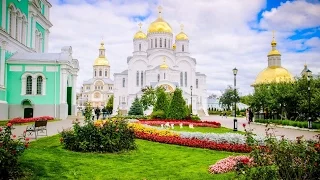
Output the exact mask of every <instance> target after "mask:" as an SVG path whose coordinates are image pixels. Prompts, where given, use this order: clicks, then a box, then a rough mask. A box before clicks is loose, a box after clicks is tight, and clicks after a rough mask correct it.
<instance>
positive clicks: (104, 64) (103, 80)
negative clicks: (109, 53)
mask: <svg viewBox="0 0 320 180" xmlns="http://www.w3.org/2000/svg"><path fill="white" fill-rule="evenodd" d="M112 95H113V81H112V80H111V79H110V64H109V61H108V59H107V58H106V50H105V47H104V43H103V42H102V43H101V46H100V48H99V56H98V57H97V58H96V59H95V61H94V64H93V74H92V78H91V79H88V80H86V81H84V82H83V86H82V87H81V90H80V94H79V99H78V101H79V102H78V105H79V106H80V107H81V108H82V109H83V108H84V106H85V102H89V103H91V105H92V106H93V107H99V108H102V107H104V106H105V105H106V104H107V102H108V100H109V98H111V97H112Z"/></svg>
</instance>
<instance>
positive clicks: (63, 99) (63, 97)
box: [60, 69, 68, 104]
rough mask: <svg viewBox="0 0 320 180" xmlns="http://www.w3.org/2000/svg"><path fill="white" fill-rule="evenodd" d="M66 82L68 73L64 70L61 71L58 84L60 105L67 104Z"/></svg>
mask: <svg viewBox="0 0 320 180" xmlns="http://www.w3.org/2000/svg"><path fill="white" fill-rule="evenodd" d="M67 80H68V72H67V70H66V69H61V83H60V87H61V88H60V89H61V92H60V101H61V104H66V103H67Z"/></svg>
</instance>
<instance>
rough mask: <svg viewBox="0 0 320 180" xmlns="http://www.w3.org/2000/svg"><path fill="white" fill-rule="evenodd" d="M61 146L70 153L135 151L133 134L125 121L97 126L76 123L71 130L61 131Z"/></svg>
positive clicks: (106, 122) (104, 122) (107, 122)
mask: <svg viewBox="0 0 320 180" xmlns="http://www.w3.org/2000/svg"><path fill="white" fill-rule="evenodd" d="M60 134H61V139H60V141H61V144H62V145H63V146H64V147H65V148H66V149H69V150H71V151H80V152H111V153H112V152H119V151H123V150H131V149H135V148H136V145H135V142H134V132H133V129H132V128H130V127H129V126H128V124H127V122H126V121H125V120H114V121H111V120H110V121H103V123H102V124H99V125H97V126H95V125H94V123H86V124H85V125H84V126H80V125H79V122H78V121H77V122H76V123H75V124H74V126H73V130H71V129H69V130H63V131H62V132H61V133H60Z"/></svg>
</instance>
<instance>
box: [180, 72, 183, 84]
mask: <svg viewBox="0 0 320 180" xmlns="http://www.w3.org/2000/svg"><path fill="white" fill-rule="evenodd" d="M180 87H183V72H180Z"/></svg>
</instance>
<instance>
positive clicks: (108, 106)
mask: <svg viewBox="0 0 320 180" xmlns="http://www.w3.org/2000/svg"><path fill="white" fill-rule="evenodd" d="M113 99H114V96H113V95H112V96H111V97H110V98H109V100H108V102H107V106H106V109H107V111H108V113H112V111H113Z"/></svg>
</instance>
